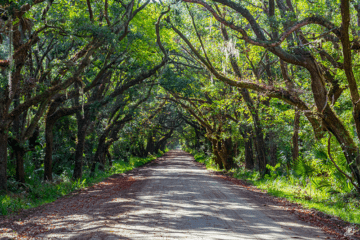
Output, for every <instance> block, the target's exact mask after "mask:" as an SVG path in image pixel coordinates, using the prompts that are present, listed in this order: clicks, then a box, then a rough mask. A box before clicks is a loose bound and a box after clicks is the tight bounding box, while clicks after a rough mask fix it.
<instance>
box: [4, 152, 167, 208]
mask: <svg viewBox="0 0 360 240" xmlns="http://www.w3.org/2000/svg"><path fill="white" fill-rule="evenodd" d="M166 151H168V150H167V149H166ZM162 154H163V152H160V153H159V154H157V156H149V157H146V158H140V157H130V158H129V160H128V161H127V162H125V161H123V160H115V161H114V162H113V163H112V166H111V167H110V166H107V167H106V171H99V170H98V169H96V170H95V173H94V174H91V172H90V169H85V170H84V174H83V178H82V179H78V180H76V181H73V179H72V170H71V169H67V170H65V171H64V172H63V173H62V174H61V175H57V176H56V178H55V180H54V181H53V182H47V181H43V180H42V178H41V175H39V174H36V172H33V173H32V174H31V175H30V177H29V180H28V181H26V183H24V184H22V186H18V184H19V183H17V182H15V181H14V182H10V183H9V190H10V191H11V193H10V194H6V195H2V196H0V214H1V215H8V214H13V213H16V212H17V211H20V210H22V209H28V208H33V207H37V206H40V205H42V204H45V203H50V202H53V201H55V200H56V199H58V198H60V197H64V196H66V195H68V194H69V193H71V192H73V191H76V190H80V189H83V188H87V187H90V186H92V185H93V184H96V183H98V182H101V181H103V180H104V179H106V178H107V177H110V176H111V175H113V174H121V173H125V172H128V171H131V170H133V169H134V168H136V167H140V166H142V165H144V164H146V163H148V162H151V161H153V160H155V159H156V158H157V157H160V156H161V155H162Z"/></svg>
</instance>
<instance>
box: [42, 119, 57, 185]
mask: <svg viewBox="0 0 360 240" xmlns="http://www.w3.org/2000/svg"><path fill="white" fill-rule="evenodd" d="M54 124H55V121H52V120H50V119H46V126H45V141H46V148H45V159H44V180H46V181H52V180H53V179H52V150H53V145H54V133H53V127H54Z"/></svg>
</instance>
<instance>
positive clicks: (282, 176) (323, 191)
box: [192, 152, 360, 224]
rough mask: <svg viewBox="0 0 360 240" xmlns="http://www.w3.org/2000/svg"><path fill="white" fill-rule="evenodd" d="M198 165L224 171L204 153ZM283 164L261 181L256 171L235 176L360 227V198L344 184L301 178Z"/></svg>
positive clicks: (197, 156)
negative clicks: (284, 167) (282, 168)
mask: <svg viewBox="0 0 360 240" xmlns="http://www.w3.org/2000/svg"><path fill="white" fill-rule="evenodd" d="M192 154H194V158H195V160H196V161H197V162H200V163H203V164H205V166H206V168H208V169H211V170H215V171H220V170H219V168H218V167H217V166H216V164H215V163H214V162H213V160H212V159H211V156H206V155H205V154H203V153H199V152H192ZM279 167H280V164H278V165H277V166H275V167H272V166H268V168H269V170H270V174H267V175H265V177H264V178H260V174H259V172H258V171H256V170H246V169H244V168H239V169H233V170H231V171H230V172H232V173H233V177H235V178H237V179H241V180H245V181H246V182H248V183H250V184H252V185H254V186H256V187H257V188H259V189H262V190H265V191H266V192H267V193H269V194H270V195H273V196H276V197H279V198H285V199H287V200H288V201H290V202H293V203H298V204H301V205H302V206H303V207H304V208H307V209H316V210H318V211H320V212H323V213H326V214H328V215H331V216H336V217H339V218H341V219H342V220H345V221H348V222H350V223H355V224H360V195H359V193H357V192H356V191H355V190H353V189H351V187H350V186H349V185H348V186H345V185H344V183H336V182H335V183H334V182H332V183H331V184H330V182H329V180H326V178H325V180H324V177H322V176H310V177H305V176H300V175H297V174H295V173H290V174H289V173H286V172H281V171H279Z"/></svg>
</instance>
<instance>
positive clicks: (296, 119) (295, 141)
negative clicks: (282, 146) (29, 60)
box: [292, 109, 300, 163]
mask: <svg viewBox="0 0 360 240" xmlns="http://www.w3.org/2000/svg"><path fill="white" fill-rule="evenodd" d="M299 129H300V111H299V110H298V109H295V117H294V135H293V137H292V142H293V149H292V159H293V163H296V162H297V160H298V157H299Z"/></svg>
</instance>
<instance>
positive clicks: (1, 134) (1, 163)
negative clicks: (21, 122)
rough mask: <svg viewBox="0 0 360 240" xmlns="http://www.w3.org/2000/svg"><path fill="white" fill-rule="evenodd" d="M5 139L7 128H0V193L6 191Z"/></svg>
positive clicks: (6, 138) (6, 137)
mask: <svg viewBox="0 0 360 240" xmlns="http://www.w3.org/2000/svg"><path fill="white" fill-rule="evenodd" d="M7 140H8V130H7V129H3V128H0V193H1V192H2V191H7Z"/></svg>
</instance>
